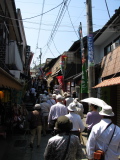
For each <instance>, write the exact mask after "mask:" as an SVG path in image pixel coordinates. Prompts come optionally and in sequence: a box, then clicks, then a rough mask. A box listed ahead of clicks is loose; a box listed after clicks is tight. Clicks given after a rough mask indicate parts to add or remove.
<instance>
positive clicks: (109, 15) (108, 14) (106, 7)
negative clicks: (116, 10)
mask: <svg viewBox="0 0 120 160" xmlns="http://www.w3.org/2000/svg"><path fill="white" fill-rule="evenodd" d="M105 4H106V8H107V12H108V15H109V18H110V12H109V9H108V5H107V1H106V0H105Z"/></svg>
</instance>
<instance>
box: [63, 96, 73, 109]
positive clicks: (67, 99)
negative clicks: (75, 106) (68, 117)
mask: <svg viewBox="0 0 120 160" xmlns="http://www.w3.org/2000/svg"><path fill="white" fill-rule="evenodd" d="M73 100H74V98H72V97H68V98H66V99H65V101H66V107H68V106H69V104H70V103H72V102H73Z"/></svg>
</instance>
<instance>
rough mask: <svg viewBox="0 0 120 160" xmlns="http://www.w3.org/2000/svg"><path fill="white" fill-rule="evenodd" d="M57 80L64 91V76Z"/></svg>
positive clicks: (58, 77)
mask: <svg viewBox="0 0 120 160" xmlns="http://www.w3.org/2000/svg"><path fill="white" fill-rule="evenodd" d="M56 78H57V80H58V82H59V85H60V87H61V88H62V89H63V76H57V77H56Z"/></svg>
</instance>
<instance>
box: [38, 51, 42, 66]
mask: <svg viewBox="0 0 120 160" xmlns="http://www.w3.org/2000/svg"><path fill="white" fill-rule="evenodd" d="M37 49H39V50H40V55H39V59H40V68H41V57H42V49H41V48H37Z"/></svg>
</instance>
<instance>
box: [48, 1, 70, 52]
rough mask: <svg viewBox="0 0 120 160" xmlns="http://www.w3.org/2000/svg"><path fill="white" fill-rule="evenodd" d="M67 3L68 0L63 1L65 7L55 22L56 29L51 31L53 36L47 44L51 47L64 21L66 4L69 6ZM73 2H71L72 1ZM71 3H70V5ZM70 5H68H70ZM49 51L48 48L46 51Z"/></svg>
mask: <svg viewBox="0 0 120 160" xmlns="http://www.w3.org/2000/svg"><path fill="white" fill-rule="evenodd" d="M67 1H68V0H66V1H65V0H63V3H64V4H63V7H62V9H61V12H60V11H59V13H58V16H57V18H56V21H55V23H56V24H55V25H54V27H53V29H52V31H51V35H50V38H49V40H48V42H47V44H49V45H50V43H51V40H52V39H54V37H55V34H56V32H57V31H58V28H59V26H60V24H61V21H62V19H63V17H64V15H65V12H66V11H65V8H66V4H67ZM70 1H71V0H70ZM70 1H69V3H70ZM69 3H68V4H69ZM47 50H48V48H47V49H46V52H47ZM46 52H45V54H46Z"/></svg>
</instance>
